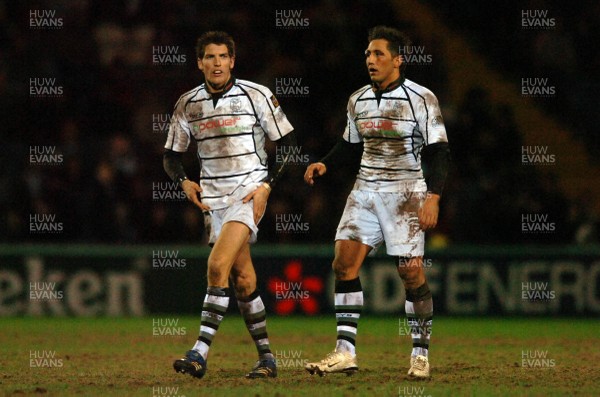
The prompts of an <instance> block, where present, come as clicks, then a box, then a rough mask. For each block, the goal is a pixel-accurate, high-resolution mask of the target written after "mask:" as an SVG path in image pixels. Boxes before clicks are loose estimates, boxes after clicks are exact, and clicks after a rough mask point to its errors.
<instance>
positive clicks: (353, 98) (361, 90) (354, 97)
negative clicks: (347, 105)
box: [350, 84, 372, 101]
mask: <svg viewBox="0 0 600 397" xmlns="http://www.w3.org/2000/svg"><path fill="white" fill-rule="evenodd" d="M371 88H372V86H371V85H370V84H367V85H364V86H362V87H360V88H359V89H358V90H356V91H354V92H353V93H352V94H351V95H350V101H356V100H357V99H358V98H359V97H360V96H361V95H363V94H364V93H365V92H367V91H369V90H370V89H371Z"/></svg>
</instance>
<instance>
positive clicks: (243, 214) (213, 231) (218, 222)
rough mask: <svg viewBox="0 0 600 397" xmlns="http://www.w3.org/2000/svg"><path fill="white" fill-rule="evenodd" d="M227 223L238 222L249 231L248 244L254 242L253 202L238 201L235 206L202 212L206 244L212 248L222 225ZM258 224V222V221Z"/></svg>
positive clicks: (255, 232)
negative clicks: (206, 234) (206, 235)
mask: <svg viewBox="0 0 600 397" xmlns="http://www.w3.org/2000/svg"><path fill="white" fill-rule="evenodd" d="M227 222H240V223H243V224H244V225H246V226H248V228H249V229H250V240H249V241H248V242H249V243H250V244H254V243H255V242H256V238H257V235H258V226H257V225H256V224H255V223H254V201H253V200H250V201H249V202H247V203H245V204H244V203H242V201H241V200H240V201H238V202H236V203H235V204H233V205H231V206H229V207H226V208H221V209H218V210H210V211H205V212H204V227H205V228H206V231H207V233H208V244H209V245H210V246H211V247H212V246H213V245H214V244H215V243H216V242H217V239H218V238H219V235H220V234H221V229H222V228H223V225H224V224H226V223H227ZM259 222H260V220H259Z"/></svg>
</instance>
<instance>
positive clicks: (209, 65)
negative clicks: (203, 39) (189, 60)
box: [198, 44, 235, 92]
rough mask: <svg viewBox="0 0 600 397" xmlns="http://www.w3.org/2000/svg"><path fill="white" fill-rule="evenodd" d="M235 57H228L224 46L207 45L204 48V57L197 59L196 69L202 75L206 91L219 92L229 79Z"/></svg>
mask: <svg viewBox="0 0 600 397" xmlns="http://www.w3.org/2000/svg"><path fill="white" fill-rule="evenodd" d="M234 63H235V57H231V56H229V52H228V51H227V46H226V45H225V44H209V45H207V46H206V47H204V56H203V57H202V59H198V68H199V69H200V70H201V71H202V73H204V79H205V80H206V82H207V85H208V90H209V91H211V92H218V91H221V90H222V89H223V88H224V87H225V84H226V83H227V82H228V81H229V78H230V77H231V69H233V64H234Z"/></svg>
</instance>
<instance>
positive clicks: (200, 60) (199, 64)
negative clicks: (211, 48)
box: [197, 58, 204, 72]
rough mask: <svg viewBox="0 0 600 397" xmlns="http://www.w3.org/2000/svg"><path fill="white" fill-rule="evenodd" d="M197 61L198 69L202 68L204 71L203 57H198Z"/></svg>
mask: <svg viewBox="0 0 600 397" xmlns="http://www.w3.org/2000/svg"><path fill="white" fill-rule="evenodd" d="M197 62H198V69H200V70H202V71H203V72H204V65H202V58H198V59H197Z"/></svg>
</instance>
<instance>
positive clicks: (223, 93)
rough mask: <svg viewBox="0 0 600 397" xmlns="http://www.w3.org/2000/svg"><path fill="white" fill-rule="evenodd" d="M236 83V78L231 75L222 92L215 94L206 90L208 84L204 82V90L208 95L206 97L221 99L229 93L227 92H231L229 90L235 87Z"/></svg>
mask: <svg viewBox="0 0 600 397" xmlns="http://www.w3.org/2000/svg"><path fill="white" fill-rule="evenodd" d="M235 82H236V78H235V76H234V75H231V77H230V78H229V81H228V82H227V83H225V88H224V89H223V91H220V92H216V93H212V92H210V91H209V90H208V83H207V82H204V90H205V91H206V92H207V93H208V95H210V96H212V97H215V96H216V97H219V98H220V97H222V96H223V95H225V94H227V92H229V90H231V88H232V87H233V86H234V85H235Z"/></svg>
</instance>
